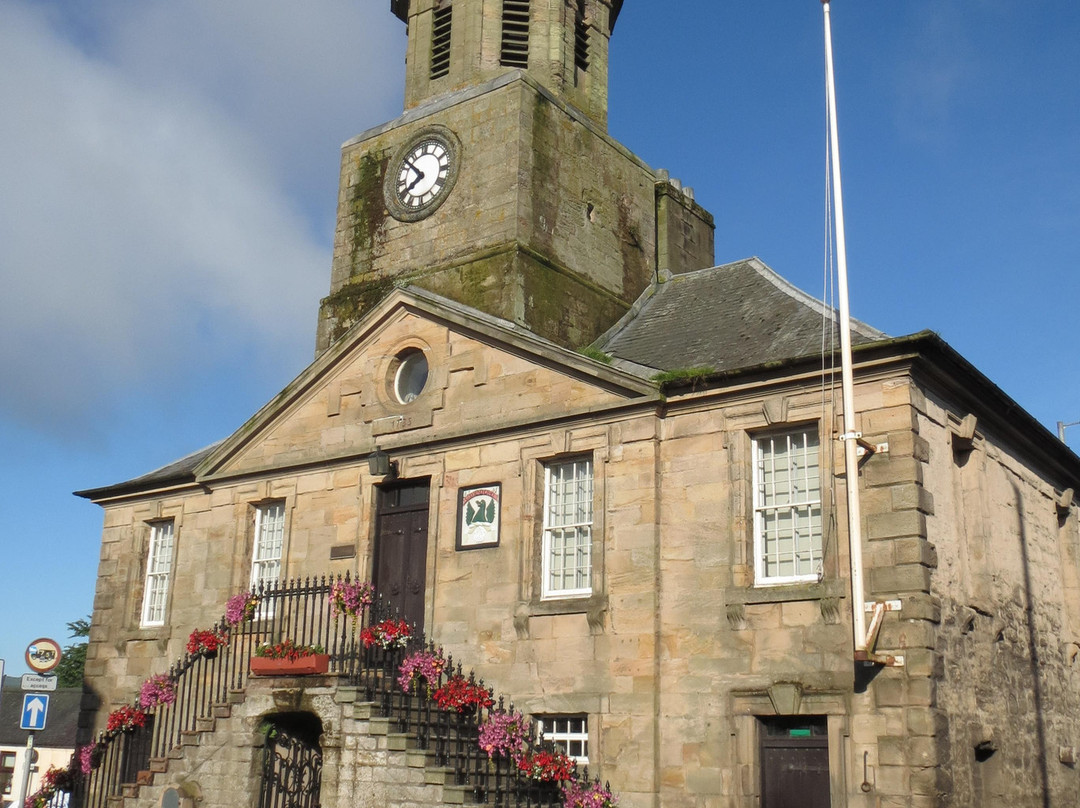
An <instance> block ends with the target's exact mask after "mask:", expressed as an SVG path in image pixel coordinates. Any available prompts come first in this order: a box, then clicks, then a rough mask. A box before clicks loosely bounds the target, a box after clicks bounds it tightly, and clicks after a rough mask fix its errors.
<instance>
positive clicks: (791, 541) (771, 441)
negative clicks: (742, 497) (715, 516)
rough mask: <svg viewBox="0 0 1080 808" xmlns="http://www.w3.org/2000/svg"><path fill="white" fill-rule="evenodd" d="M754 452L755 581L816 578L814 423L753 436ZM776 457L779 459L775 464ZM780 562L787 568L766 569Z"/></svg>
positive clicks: (819, 540)
mask: <svg viewBox="0 0 1080 808" xmlns="http://www.w3.org/2000/svg"><path fill="white" fill-rule="evenodd" d="M778 442H782V447H781V448H782V450H783V451H782V454H781V453H779V452H778V451H777V444H778ZM753 458H754V474H753V478H754V482H753V485H754V582H755V583H756V584H757V585H759V586H775V585H779V584H791V583H802V582H805V581H816V580H819V579H820V577H821V574H822V556H823V545H824V542H823V524H824V522H823V516H822V501H821V458H822V453H821V438H820V435H819V432H818V426H817V424H808V425H803V426H798V427H794V428H789V429H785V430H780V431H772V432H768V433H764V434H762V435H758V436H756V437H755V438H754V439H753ZM778 459H780V460H782V461H783V462H781V463H780V464H779V465H778V463H777V460H778ZM781 563H783V564H787V565H790V566H791V567H792V568H793V570H792V573H791V574H787V575H783V574H778V573H772V574H770V573H769V567H770V566H772V567H775V566H776V565H779V564H781Z"/></svg>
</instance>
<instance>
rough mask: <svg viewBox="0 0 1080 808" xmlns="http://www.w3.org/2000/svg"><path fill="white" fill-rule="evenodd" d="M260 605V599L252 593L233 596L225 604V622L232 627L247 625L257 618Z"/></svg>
mask: <svg viewBox="0 0 1080 808" xmlns="http://www.w3.org/2000/svg"><path fill="white" fill-rule="evenodd" d="M258 605H259V599H258V598H257V597H255V596H254V595H253V594H251V593H250V592H244V593H243V594H240V595H233V596H232V597H231V598H229V599H228V600H227V601H226V602H225V622H226V623H228V624H229V625H230V626H238V625H240V624H241V623H246V622H247V621H248V620H250V619H251V618H252V617H254V616H255V609H256V607H258Z"/></svg>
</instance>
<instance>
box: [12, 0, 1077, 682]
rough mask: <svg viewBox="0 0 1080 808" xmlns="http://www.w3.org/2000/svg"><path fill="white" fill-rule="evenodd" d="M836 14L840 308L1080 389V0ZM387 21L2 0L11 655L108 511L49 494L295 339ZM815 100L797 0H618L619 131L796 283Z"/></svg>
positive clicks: (815, 81)
mask: <svg viewBox="0 0 1080 808" xmlns="http://www.w3.org/2000/svg"><path fill="white" fill-rule="evenodd" d="M673 8H677V9H678V11H677V12H673V11H672V9H673ZM832 15H833V29H834V38H835V46H836V63H837V72H838V76H837V83H838V94H839V101H838V106H839V113H840V128H841V152H842V158H843V170H844V195H845V202H846V205H847V232H848V249H849V265H850V270H851V287H852V311H853V313H854V314H855V316H857V317H859V318H860V319H863V320H865V321H867V322H870V323H871V324H873V325H875V326H877V327H878V328H881V329H883V330H884V331H887V332H889V333H891V334H895V335H899V334H906V333H911V332H914V331H919V330H922V329H924V328H929V329H933V330H936V331H937V332H939V333H940V334H941V335H942V336H943V337H944V338H945V339H946V340H947V341H948V342H950V343H951V344H952V345H953V347H955V348H956V349H957V350H959V351H960V352H961V353H962V354H964V355H965V356H966V357H967V358H968V359H969V360H971V361H972V362H973V363H974V364H975V365H976V366H978V367H979V368H980V369H981V370H982V371H983V372H984V373H985V374H986V375H988V376H989V377H990V378H991V379H992V380H993V381H994V382H996V383H997V384H998V385H999V386H1001V387H1002V388H1003V389H1004V390H1005V391H1006V392H1007V393H1009V394H1010V395H1012V396H1013V397H1014V398H1015V399H1016V400H1017V401H1018V402H1019V403H1020V404H1021V405H1022V406H1023V407H1025V408H1026V409H1027V410H1028V411H1030V412H1031V413H1032V414H1033V415H1034V416H1035V417H1037V418H1038V419H1039V420H1041V421H1042V422H1043V423H1044V424H1045V425H1047V426H1048V427H1049V428H1051V429H1053V428H1054V424H1055V422H1056V421H1057V420H1065V421H1073V420H1080V395H1078V393H1080V380H1078V379H1077V373H1076V366H1075V363H1074V361H1073V359H1072V357H1073V356H1074V354H1075V345H1076V340H1075V338H1074V330H1075V323H1076V317H1075V316H1074V311H1075V309H1076V306H1077V303H1078V301H1080V273H1078V272H1077V270H1078V268H1080V49H1078V48H1077V47H1076V43H1077V42H1080V5H1078V4H1076V3H1075V2H1073V1H1072V0H1033V2H1029V3H1025V4H1020V3H1015V2H1007V1H1006V0H938V2H935V3H895V2H894V3H885V2H871V0H858V1H857V0H834V2H833V4H832ZM404 36H405V31H404V26H403V25H402V24H401V23H400V22H399V21H398V20H397V19H396V18H394V17H393V16H392V15H391V14H390V12H389V3H387V2H385V0H308V2H306V3H303V4H295V3H286V2H277V1H274V2H269V3H267V2H265V0H263V2H258V3H256V2H253V0H230V2H228V3H221V2H219V1H218V0H170V2H169V3H146V2H137V0H95V2H94V3H84V2H76V1H75V0H0V110H3V112H2V113H0V146H2V148H0V189H2V191H0V279H2V281H3V292H2V293H0V461H2V462H0V484H2V486H3V491H4V492H5V494H6V497H5V507H4V508H3V509H2V510H0V554H2V555H0V557H2V559H3V561H2V562H0V658H4V659H6V660H7V662H8V673H9V674H10V673H21V672H22V671H24V670H25V665H24V663H23V661H22V654H23V650H24V649H25V646H26V645H27V644H28V643H29V642H30V641H31V640H33V639H35V638H36V637H39V636H51V637H53V638H55V639H57V640H59V641H61V642H62V643H66V642H67V638H66V636H65V634H66V632H65V628H64V625H65V623H66V622H67V621H70V620H74V619H76V618H78V617H81V616H84V615H86V614H88V613H89V612H90V610H91V608H92V600H93V588H94V580H95V575H96V567H97V559H98V544H99V539H100V531H101V516H102V514H101V511H100V509H98V508H97V507H96V506H94V505H92V504H90V503H88V502H85V501H83V500H80V499H77V498H75V497H73V496H72V495H71V492H72V491H73V490H76V489H83V488H90V487H95V486H99V485H105V484H108V483H112V482H117V481H120V480H123V479H127V478H130V477H132V476H135V475H138V474H140V473H143V472H145V471H148V470H150V469H152V468H155V467H157V466H160V465H163V464H165V463H166V462H169V461H171V460H173V459H175V458H177V457H179V456H181V455H184V454H186V453H188V452H190V451H193V450H195V449H198V448H200V447H202V446H205V445H207V444H209V443H211V442H213V441H214V440H217V439H218V438H220V437H223V436H224V435H227V434H229V433H230V432H231V431H232V430H233V429H235V428H236V427H237V426H239V425H240V424H241V423H242V422H243V421H244V420H245V419H246V418H247V417H248V416H249V415H251V414H252V413H253V412H254V411H255V410H256V409H258V408H259V407H260V406H261V405H262V404H263V403H265V402H266V401H267V400H269V399H270V398H271V397H272V396H273V395H274V394H275V393H276V392H277V391H278V390H279V389H280V388H281V387H282V386H284V385H285V384H286V383H287V382H288V381H289V380H290V379H291V378H292V377H293V376H294V375H296V374H297V373H298V372H299V371H300V370H301V369H303V367H304V366H305V365H306V363H307V362H308V361H309V360H310V359H311V357H312V352H313V347H314V338H315V318H316V311H317V305H318V299H319V298H320V297H321V296H322V295H325V294H326V293H327V291H328V286H329V271H330V252H331V245H332V233H333V224H334V215H335V205H336V199H337V169H338V156H339V154H338V148H339V146H340V144H341V143H342V142H344V141H345V140H347V139H348V138H350V137H352V136H353V135H355V134H357V133H358V132H360V131H362V130H364V129H366V128H368V127H370V126H374V125H377V124H379V123H382V122H384V121H386V120H389V119H391V118H393V117H395V116H396V115H397V114H398V113H399V112H400V111H401V105H402V100H401V95H402V85H403V77H404V71H403V54H404ZM823 98H824V90H823V44H822V12H821V5H820V3H819V2H818V1H817V0H760V2H755V3H718V2H716V0H679V2H677V3H675V2H672V0H630V2H627V3H626V5H625V8H624V10H623V14H622V17H621V18H620V21H619V25H618V27H617V29H616V32H615V38H614V40H613V43H612V67H611V118H610V130H611V132H612V134H613V135H615V136H616V137H617V138H619V139H620V140H621V141H622V142H623V143H625V144H626V145H627V146H628V147H629V148H630V149H632V150H633V151H635V152H637V153H638V154H639V155H640V156H641V157H642V158H643V159H645V160H646V161H647V162H648V163H650V164H651V165H653V166H654V167H658V168H667V169H669V170H670V171H671V175H672V176H673V177H677V178H679V179H681V180H682V181H683V182H684V183H685V184H687V185H690V186H692V187H693V188H694V189H695V191H696V195H697V199H698V201H699V202H701V203H702V204H703V205H704V206H705V207H706V208H708V209H709V210H711V211H712V213H713V214H714V215H715V216H716V223H717V229H716V259H717V262H718V263H724V262H727V261H732V260H737V259H739V258H744V257H747V256H749V255H757V256H759V257H760V258H761V259H763V260H764V261H765V262H766V263H768V264H769V265H770V266H772V267H773V268H774V269H776V270H777V271H779V272H780V273H781V274H783V275H784V276H785V277H787V278H788V279H790V280H791V281H792V282H794V283H795V284H797V285H799V286H800V287H802V288H803V289H805V290H806V291H808V292H810V293H812V294H815V295H819V296H820V295H821V294H822V289H823V281H822V267H823V263H824V258H823V256H824V247H823V229H824V207H823V199H824V177H825V118H824V101H823ZM1075 430H1076V431H1075V432H1074V433H1071V434H1070V442H1071V443H1072V444H1073V445H1074V446H1080V426H1078V427H1075Z"/></svg>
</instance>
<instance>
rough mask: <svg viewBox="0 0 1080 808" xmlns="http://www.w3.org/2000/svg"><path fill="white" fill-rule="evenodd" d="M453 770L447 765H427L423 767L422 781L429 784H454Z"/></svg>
mask: <svg viewBox="0 0 1080 808" xmlns="http://www.w3.org/2000/svg"><path fill="white" fill-rule="evenodd" d="M454 778H455V775H454V770H453V769H451V768H450V767H449V766H427V767H425V768H424V782H425V783H427V784H428V785H431V786H452V785H454Z"/></svg>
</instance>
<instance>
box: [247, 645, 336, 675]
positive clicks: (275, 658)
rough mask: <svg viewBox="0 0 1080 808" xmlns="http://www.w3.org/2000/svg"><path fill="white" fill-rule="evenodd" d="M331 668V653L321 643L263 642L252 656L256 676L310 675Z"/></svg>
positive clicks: (253, 671)
mask: <svg viewBox="0 0 1080 808" xmlns="http://www.w3.org/2000/svg"><path fill="white" fill-rule="evenodd" d="M328 670H330V655H329V654H327V653H326V650H325V649H324V648H323V647H322V646H321V645H297V644H296V643H295V642H293V641H292V640H282V641H281V642H278V643H263V644H262V645H260V646H259V647H258V648H256V649H255V655H254V656H253V657H252V658H251V672H252V673H253V674H255V675H256V676H308V675H311V674H314V673H326V672H327V671H328Z"/></svg>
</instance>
